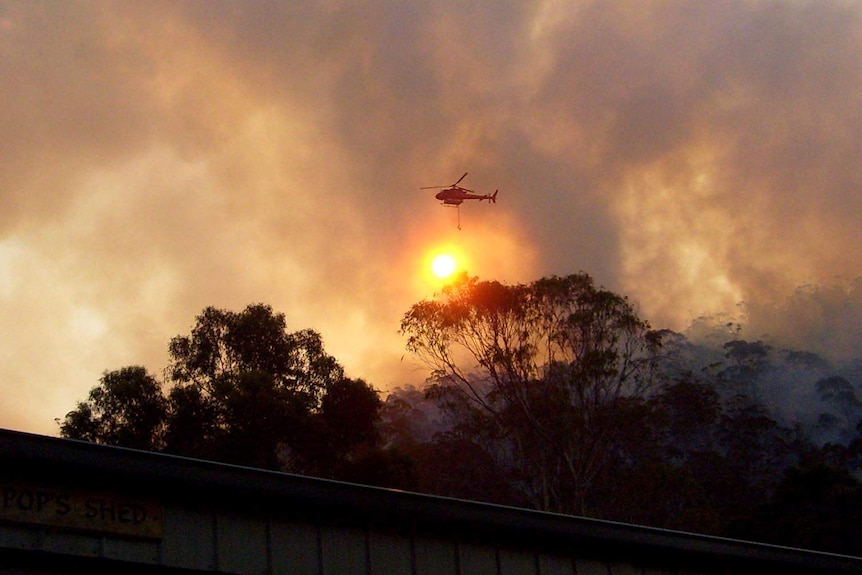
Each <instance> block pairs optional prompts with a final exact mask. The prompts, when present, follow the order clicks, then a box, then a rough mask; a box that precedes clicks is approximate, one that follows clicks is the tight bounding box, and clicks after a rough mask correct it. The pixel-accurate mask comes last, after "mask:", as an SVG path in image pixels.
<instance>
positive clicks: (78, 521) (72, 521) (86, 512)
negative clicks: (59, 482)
mask: <svg viewBox="0 0 862 575" xmlns="http://www.w3.org/2000/svg"><path fill="white" fill-rule="evenodd" d="M163 517H164V508H163V506H162V505H161V503H159V502H157V501H154V500H149V499H141V498H137V497H128V496H126V495H121V494H117V493H109V492H103V491H84V490H79V489H67V488H64V487H56V486H43V485H33V484H30V483H23V482H22V483H6V482H4V481H2V480H0V521H6V522H12V523H23V524H29V525H40V526H48V527H60V528H68V529H73V530H77V531H90V532H95V533H101V534H114V535H123V536H129V537H140V538H145V539H160V538H161V537H162V522H163Z"/></svg>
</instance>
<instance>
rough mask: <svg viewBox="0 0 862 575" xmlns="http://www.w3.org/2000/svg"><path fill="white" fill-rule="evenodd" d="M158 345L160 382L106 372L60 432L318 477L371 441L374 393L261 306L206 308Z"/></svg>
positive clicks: (344, 465)
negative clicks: (165, 359) (162, 351)
mask: <svg viewBox="0 0 862 575" xmlns="http://www.w3.org/2000/svg"><path fill="white" fill-rule="evenodd" d="M168 349H169V356H170V365H169V366H168V368H167V370H166V374H167V380H166V381H165V382H164V383H161V382H159V381H158V380H157V379H156V378H155V377H154V376H152V375H150V374H148V373H147V372H146V370H145V369H144V368H142V367H130V368H123V369H120V370H118V371H114V372H106V373H105V374H104V376H103V377H102V379H101V382H100V385H98V386H96V387H94V388H93V389H92V390H91V391H90V393H89V396H88V399H87V400H86V401H83V402H79V403H78V405H77V407H76V409H74V410H73V411H71V412H69V413H68V414H67V415H66V417H65V419H64V420H63V421H62V423H61V425H60V433H61V435H63V436H64V437H70V438H75V439H84V440H88V441H95V442H99V443H107V444H112V445H121V446H125V447H135V448H140V449H156V450H162V451H165V452H168V453H175V454H179V455H185V456H190V457H199V458H206V459H214V460H220V461H226V462H230V463H236V464H241V465H249V466H256V467H262V468H268V469H282V470H286V471H292V472H298V473H313V474H316V475H327V476H331V475H336V476H337V475H338V474H339V473H348V471H349V469H350V464H351V462H352V461H353V460H354V459H355V458H356V457H357V456H359V455H361V454H362V453H363V450H369V449H373V448H375V447H376V445H377V434H376V427H375V425H376V421H377V420H378V418H379V411H380V406H381V403H382V402H381V400H380V397H379V395H378V392H377V391H376V390H374V389H373V388H372V387H371V386H370V385H369V384H367V383H366V382H365V381H363V380H359V379H350V378H347V377H345V375H344V369H343V367H342V366H341V365H340V364H339V363H338V361H337V360H336V359H335V358H334V357H332V356H331V355H329V354H327V353H326V351H325V349H324V346H323V341H322V338H321V337H320V334H318V333H317V332H315V331H313V330H310V329H305V330H301V331H296V332H290V331H288V330H287V328H286V322H285V317H284V315H283V314H280V313H275V312H273V310H272V308H271V307H270V306H267V305H263V304H254V305H250V306H248V307H246V308H245V309H244V310H243V311H241V312H233V311H229V310H221V309H216V308H214V307H208V308H206V309H204V310H203V312H202V313H201V314H200V315H198V316H197V318H196V320H195V325H194V327H193V328H192V330H191V333H190V334H189V335H181V336H176V337H174V338H173V339H171V341H170V344H169V348H168Z"/></svg>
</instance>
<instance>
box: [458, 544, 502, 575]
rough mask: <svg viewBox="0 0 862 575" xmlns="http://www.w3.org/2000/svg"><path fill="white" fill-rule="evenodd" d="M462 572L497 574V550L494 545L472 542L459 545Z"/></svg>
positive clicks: (472, 574)
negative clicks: (481, 544)
mask: <svg viewBox="0 0 862 575" xmlns="http://www.w3.org/2000/svg"><path fill="white" fill-rule="evenodd" d="M458 551H459V559H460V564H461V573H464V574H465V575H466V574H467V573H469V574H470V575H497V552H496V550H495V549H494V548H493V547H485V546H480V545H475V544H472V543H464V544H462V545H459V546H458Z"/></svg>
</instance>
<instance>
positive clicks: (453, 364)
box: [401, 273, 660, 514]
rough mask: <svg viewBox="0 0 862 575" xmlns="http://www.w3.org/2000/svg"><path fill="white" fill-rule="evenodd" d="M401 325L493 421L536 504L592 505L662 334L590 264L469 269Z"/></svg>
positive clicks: (499, 443)
mask: <svg viewBox="0 0 862 575" xmlns="http://www.w3.org/2000/svg"><path fill="white" fill-rule="evenodd" d="M401 332H402V333H403V334H404V335H406V336H407V337H408V341H407V349H408V350H409V351H410V352H412V353H414V354H415V355H416V356H417V357H419V358H420V359H422V360H423V361H425V362H426V363H427V364H428V365H429V367H430V368H431V369H432V381H433V385H432V386H431V387H430V389H429V392H430V393H431V394H433V395H434V396H435V397H437V398H438V399H439V400H440V401H441V402H442V404H443V405H446V406H447V407H448V409H450V411H453V412H455V411H457V412H458V413H459V418H460V420H461V421H470V422H471V423H472V424H473V425H474V426H475V427H476V428H478V429H481V430H482V431H483V433H482V434H481V435H484V436H485V437H487V438H488V442H487V444H486V449H487V450H488V452H489V453H493V455H494V457H495V458H496V460H497V461H500V462H504V463H505V464H506V466H507V467H508V468H509V469H510V471H511V478H512V481H515V482H517V483H519V487H520V488H521V489H522V490H523V491H524V493H525V495H526V497H527V498H528V499H529V500H530V501H531V503H532V505H534V506H536V507H538V508H541V509H546V510H552V511H561V512H575V513H582V514H583V513H585V512H586V511H587V510H586V501H587V494H588V492H589V491H590V489H591V487H592V482H593V481H594V480H595V478H596V477H597V476H598V474H599V472H600V471H601V468H602V465H603V464H604V462H605V461H606V457H607V454H608V453H609V452H610V448H611V445H612V444H613V442H614V440H615V438H616V437H617V435H618V432H619V429H620V424H621V422H620V420H619V417H618V416H619V415H620V414H621V413H623V412H624V410H622V409H621V406H622V405H623V404H625V403H626V401H627V400H628V399H630V398H636V397H641V396H643V395H644V394H645V393H646V392H647V391H648V390H649V389H651V387H652V385H653V377H652V376H653V373H652V368H653V366H654V362H655V358H656V352H657V350H658V347H659V345H660V339H659V338H658V337H657V336H656V335H655V334H654V333H653V332H652V331H651V330H650V329H649V325H648V324H647V323H646V322H645V321H643V320H641V319H640V318H638V316H637V314H636V313H635V310H634V308H633V306H632V305H631V303H630V302H629V301H628V300H627V299H626V298H624V297H621V296H619V295H617V294H614V293H612V292H610V291H608V290H605V289H603V288H597V287H596V286H595V285H594V283H593V280H592V278H590V276H588V275H587V274H583V273H582V274H577V275H570V276H567V277H563V278H560V277H551V278H543V279H540V280H538V281H535V282H533V283H532V284H530V285H515V286H508V285H504V284H501V283H499V282H493V281H492V282H487V281H486V282H481V281H479V280H478V279H476V278H469V277H466V276H464V277H462V278H461V279H460V280H459V281H457V282H454V283H452V284H450V285H449V286H447V287H446V288H444V290H443V294H442V297H441V299H438V300H426V301H422V302H420V303H418V304H415V305H414V306H413V307H412V308H411V309H410V310H409V311H408V312H407V313H406V314H405V316H404V318H403V319H402V322H401ZM477 437H478V435H477Z"/></svg>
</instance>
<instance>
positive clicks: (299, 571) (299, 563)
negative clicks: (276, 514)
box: [270, 521, 321, 575]
mask: <svg viewBox="0 0 862 575" xmlns="http://www.w3.org/2000/svg"><path fill="white" fill-rule="evenodd" d="M270 545H271V551H270V556H271V561H272V572H273V574H278V573H290V574H291V575H319V573H320V570H321V565H320V552H319V550H320V541H319V538H318V529H317V527H316V526H314V525H309V524H302V523H284V522H280V521H274V522H272V523H271V524H270Z"/></svg>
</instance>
